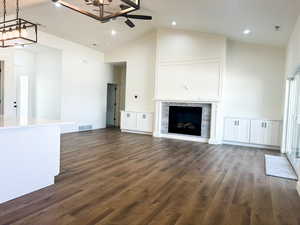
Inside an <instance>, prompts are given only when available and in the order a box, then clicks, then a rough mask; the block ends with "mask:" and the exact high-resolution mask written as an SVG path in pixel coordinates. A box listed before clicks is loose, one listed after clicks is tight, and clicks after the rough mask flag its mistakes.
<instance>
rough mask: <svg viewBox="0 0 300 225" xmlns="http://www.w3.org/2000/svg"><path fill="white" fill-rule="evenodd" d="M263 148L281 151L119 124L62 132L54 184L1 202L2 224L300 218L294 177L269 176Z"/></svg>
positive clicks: (283, 223)
mask: <svg viewBox="0 0 300 225" xmlns="http://www.w3.org/2000/svg"><path fill="white" fill-rule="evenodd" d="M265 153H269V154H276V152H272V151H265V150H261V149H253V148H245V147H237V146H226V145H225V146H213V145H208V144H201V143H193V142H184V141H177V140H167V139H157V138H152V137H150V136H143V135H135V134H125V133H120V132H119V131H118V130H114V129H105V130H99V131H93V132H85V133H74V134H67V135H63V136H62V154H61V175H60V176H59V177H57V181H56V184H55V185H53V186H51V187H48V188H45V189H43V190H40V191H37V192H34V193H32V194H29V195H26V196H24V197H21V198H19V199H16V200H13V201H10V202H7V203H5V204H2V205H0V225H21V224H22V225H297V224H300V198H299V197H298V194H297V192H296V189H295V187H296V183H295V182H294V181H289V180H283V179H279V178H273V177H266V176H265V173H264V154H265ZM1 172H5V171H1ZM20 185H21V184H20ZM0 188H1V187H0Z"/></svg>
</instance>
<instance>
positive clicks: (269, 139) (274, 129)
mask: <svg viewBox="0 0 300 225" xmlns="http://www.w3.org/2000/svg"><path fill="white" fill-rule="evenodd" d="M265 128H266V133H267V134H266V140H265V143H266V145H274V146H280V141H281V139H280V134H281V124H280V122H279V121H268V122H266V125H265Z"/></svg>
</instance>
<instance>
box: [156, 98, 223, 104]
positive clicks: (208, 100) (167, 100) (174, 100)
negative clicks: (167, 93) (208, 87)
mask: <svg viewBox="0 0 300 225" xmlns="http://www.w3.org/2000/svg"><path fill="white" fill-rule="evenodd" d="M154 101H156V102H167V103H168V102H170V103H187V104H189V103H201V104H212V103H218V102H220V99H219V98H211V99H208V98H203V99H193V100H185V99H174V98H173V99H154Z"/></svg>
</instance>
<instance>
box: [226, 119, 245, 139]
mask: <svg viewBox="0 0 300 225" xmlns="http://www.w3.org/2000/svg"><path fill="white" fill-rule="evenodd" d="M249 129H250V120H247V119H235V118H226V119H225V130H224V140H225V141H233V142H243V143H249V133H250V131H249Z"/></svg>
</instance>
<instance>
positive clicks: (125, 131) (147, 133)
mask: <svg viewBox="0 0 300 225" xmlns="http://www.w3.org/2000/svg"><path fill="white" fill-rule="evenodd" d="M121 132H123V133H131V134H145V135H151V136H152V133H151V132H142V131H135V130H124V129H122V130H121Z"/></svg>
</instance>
